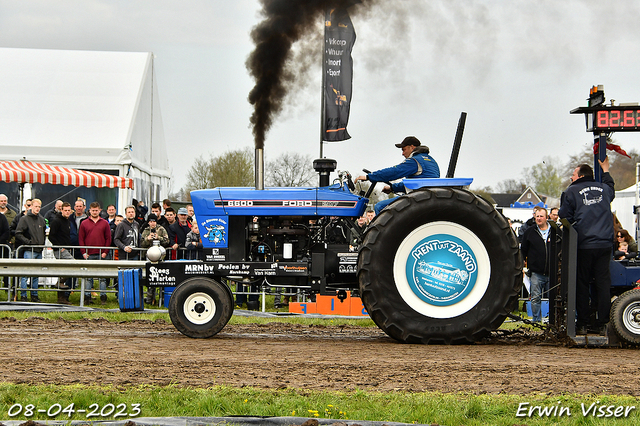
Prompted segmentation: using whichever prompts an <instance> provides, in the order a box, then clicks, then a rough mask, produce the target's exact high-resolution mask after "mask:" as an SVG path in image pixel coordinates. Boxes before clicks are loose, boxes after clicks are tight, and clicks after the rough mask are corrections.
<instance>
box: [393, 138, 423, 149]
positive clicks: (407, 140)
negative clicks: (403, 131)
mask: <svg viewBox="0 0 640 426" xmlns="http://www.w3.org/2000/svg"><path fill="white" fill-rule="evenodd" d="M409 145H413V146H420V141H419V140H418V138H416V137H415V136H407V137H406V138H404V140H403V141H402V142H401V143H397V144H396V148H404V147H405V146H409Z"/></svg>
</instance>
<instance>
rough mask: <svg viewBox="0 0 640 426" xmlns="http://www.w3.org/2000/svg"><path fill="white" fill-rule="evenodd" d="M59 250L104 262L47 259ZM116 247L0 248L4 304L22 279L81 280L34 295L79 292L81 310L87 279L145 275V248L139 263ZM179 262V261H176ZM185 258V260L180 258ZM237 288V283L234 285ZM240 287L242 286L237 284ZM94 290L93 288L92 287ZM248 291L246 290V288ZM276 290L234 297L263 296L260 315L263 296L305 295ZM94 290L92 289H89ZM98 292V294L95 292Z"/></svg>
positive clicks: (294, 290)
mask: <svg viewBox="0 0 640 426" xmlns="http://www.w3.org/2000/svg"><path fill="white" fill-rule="evenodd" d="M60 249H65V250H68V251H69V252H70V253H71V255H72V256H74V257H75V255H76V254H77V255H78V257H79V256H80V255H79V254H78V252H79V251H80V250H81V249H86V250H89V249H94V250H99V251H104V252H106V253H107V256H106V258H105V259H100V260H86V259H83V258H79V259H73V260H71V259H57V258H54V257H53V256H52V258H46V255H45V253H46V252H45V251H46V250H53V251H57V250H60ZM117 250H118V248H117V247H101V246H72V247H68V246H49V245H38V246H37V245H34V246H26V245H23V246H20V247H19V248H17V249H16V250H12V249H11V247H10V246H8V245H0V255H1V256H2V257H1V258H0V277H4V282H3V284H2V286H0V290H6V291H7V301H9V302H10V301H12V300H13V298H14V296H17V294H18V293H19V292H20V291H22V290H21V288H20V280H19V278H21V277H38V278H40V277H43V278H46V277H53V278H58V279H59V282H62V281H63V279H64V278H81V279H82V280H80V285H79V287H75V288H70V289H66V288H62V289H61V288H59V287H58V285H56V286H55V288H46V287H47V285H46V284H44V285H39V286H38V290H37V291H43V292H67V291H80V306H84V296H85V288H86V279H88V278H90V279H100V278H108V279H117V278H118V270H119V269H130V268H141V269H142V272H143V276H144V274H145V273H146V270H145V265H146V252H147V249H146V248H135V247H133V250H134V251H136V252H138V253H139V257H138V258H139V259H141V260H114V259H113V258H114V257H115V256H114V252H115V251H117ZM27 251H31V252H32V253H33V252H36V251H41V252H42V256H43V258H39V259H33V258H31V259H24V258H23V256H24V253H25V252H27ZM172 252H174V250H173V249H170V248H169V249H167V254H166V256H165V259H167V260H169V259H171V257H172V255H171V253H172ZM175 252H177V253H176V254H177V255H178V256H186V254H187V253H189V252H191V251H189V250H185V249H179V250H175ZM178 258H180V257H178ZM183 258H184V257H183ZM236 284H238V283H236ZM240 284H242V283H240ZM92 287H93V286H92ZM247 287H249V286H247ZM278 287H280V288H279V289H278V288H275V287H271V286H258V289H257V290H258V291H251V290H250V287H249V289H248V291H234V292H233V294H234V295H238V294H244V295H247V296H249V295H259V296H262V303H261V305H262V311H265V296H267V295H275V294H276V293H279V294H280V295H281V296H283V297H284V296H294V297H295V296H297V297H298V299H300V298H304V294H303V293H301V292H300V291H299V289H297V288H289V286H278ZM93 290H96V289H95V288H93V289H92V291H93ZM26 291H27V292H30V291H31V288H30V287H28V288H27V289H26ZM98 291H100V290H99V289H98ZM105 292H106V293H117V290H108V289H107V290H106V291H105ZM158 302H159V305H161V304H162V303H163V297H162V292H161V293H160V294H159V299H158Z"/></svg>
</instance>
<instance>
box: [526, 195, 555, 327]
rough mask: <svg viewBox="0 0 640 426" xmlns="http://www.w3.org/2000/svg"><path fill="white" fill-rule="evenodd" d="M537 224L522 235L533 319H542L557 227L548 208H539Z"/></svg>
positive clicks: (536, 320) (536, 216)
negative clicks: (529, 283)
mask: <svg viewBox="0 0 640 426" xmlns="http://www.w3.org/2000/svg"><path fill="white" fill-rule="evenodd" d="M534 219H535V224H534V225H533V226H530V227H529V229H527V230H526V231H525V233H524V235H523V237H522V257H523V258H524V260H525V261H526V262H527V268H528V269H529V273H530V275H529V277H530V278H531V287H530V292H529V293H530V294H531V312H532V314H533V321H534V322H540V321H542V296H543V292H545V291H547V292H548V291H549V275H551V276H552V277H555V274H554V273H550V268H549V267H550V266H551V265H552V264H553V262H552V260H553V259H551V247H552V245H553V244H554V243H556V229H555V228H554V227H553V226H551V225H550V224H549V222H547V220H548V216H547V209H545V208H542V207H540V208H538V209H537V210H536V214H535V216H534ZM556 253H557V252H556Z"/></svg>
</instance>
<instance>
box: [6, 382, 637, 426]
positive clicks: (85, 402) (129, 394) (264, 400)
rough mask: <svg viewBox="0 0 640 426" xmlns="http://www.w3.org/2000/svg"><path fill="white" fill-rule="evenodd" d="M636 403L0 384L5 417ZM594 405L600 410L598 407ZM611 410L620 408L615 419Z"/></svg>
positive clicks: (482, 418)
mask: <svg viewBox="0 0 640 426" xmlns="http://www.w3.org/2000/svg"><path fill="white" fill-rule="evenodd" d="M136 404H139V405H136ZM592 404H595V405H592ZM639 405H640V401H639V400H638V399H637V398H634V397H631V396H613V395H575V394H566V395H559V396H548V395H545V394H531V395H507V394H498V395H489V394H484V395H473V394H466V393H455V394H443V393H434V392H417V393H410V392H387V393H381V392H367V391H362V390H356V391H349V392H319V391H305V390H297V389H281V390H263V389H256V388H250V387H245V388H232V387H226V386H216V387H212V388H207V389H196V388H182V387H177V386H166V387H157V386H147V385H145V386H134V387H126V388H123V387H111V386H84V385H65V386H55V385H39V386H32V385H25V384H6V383H4V384H0V413H2V414H0V418H1V419H4V420H22V419H26V420H47V419H49V420H85V419H87V420H91V419H93V420H106V419H114V418H116V419H125V418H130V417H175V416H189V417H227V416H287V417H305V418H329V419H342V420H369V421H396V422H404V423H422V424H439V425H467V426H472V425H505V426H507V425H508V426H512V425H516V424H517V425H606V424H611V422H612V421H613V420H614V419H615V424H616V425H636V424H638V422H639V419H638V410H637V409H635V408H631V407H638V406H639ZM600 406H603V407H604V408H602V410H600ZM532 407H540V408H539V409H538V408H532ZM594 407H595V408H594ZM609 407H612V408H609ZM617 407H622V409H621V410H622V411H619V412H618V413H619V414H620V415H619V416H618V417H616V416H615V414H616V411H615V410H616V409H617ZM138 409H139V412H138ZM530 409H533V413H532V414H531V415H529V411H530ZM589 409H590V410H589ZM39 410H43V411H42V412H38V411H39ZM78 410H86V412H78ZM587 410H589V411H587ZM625 410H626V416H625ZM585 411H587V413H586V414H585V413H584V412H585ZM47 412H48V413H47ZM118 413H120V415H117V414H118ZM518 413H520V414H523V413H524V415H520V416H518V415H517V414H518ZM544 413H547V414H544ZM568 413H570V414H571V415H569V414H568ZM129 414H137V415H136V416H130V415H129ZM599 416H600V417H599Z"/></svg>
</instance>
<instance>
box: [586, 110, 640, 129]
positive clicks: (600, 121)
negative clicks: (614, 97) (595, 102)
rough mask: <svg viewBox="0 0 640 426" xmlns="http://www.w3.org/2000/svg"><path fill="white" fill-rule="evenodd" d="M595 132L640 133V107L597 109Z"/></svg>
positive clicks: (594, 124)
mask: <svg viewBox="0 0 640 426" xmlns="http://www.w3.org/2000/svg"><path fill="white" fill-rule="evenodd" d="M594 112H595V117H594V118H595V119H594V123H593V131H598V132H638V131H640V107H639V106H634V107H628V106H619V107H615V106H614V107H605V108H602V109H597V110H596V111H594Z"/></svg>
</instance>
